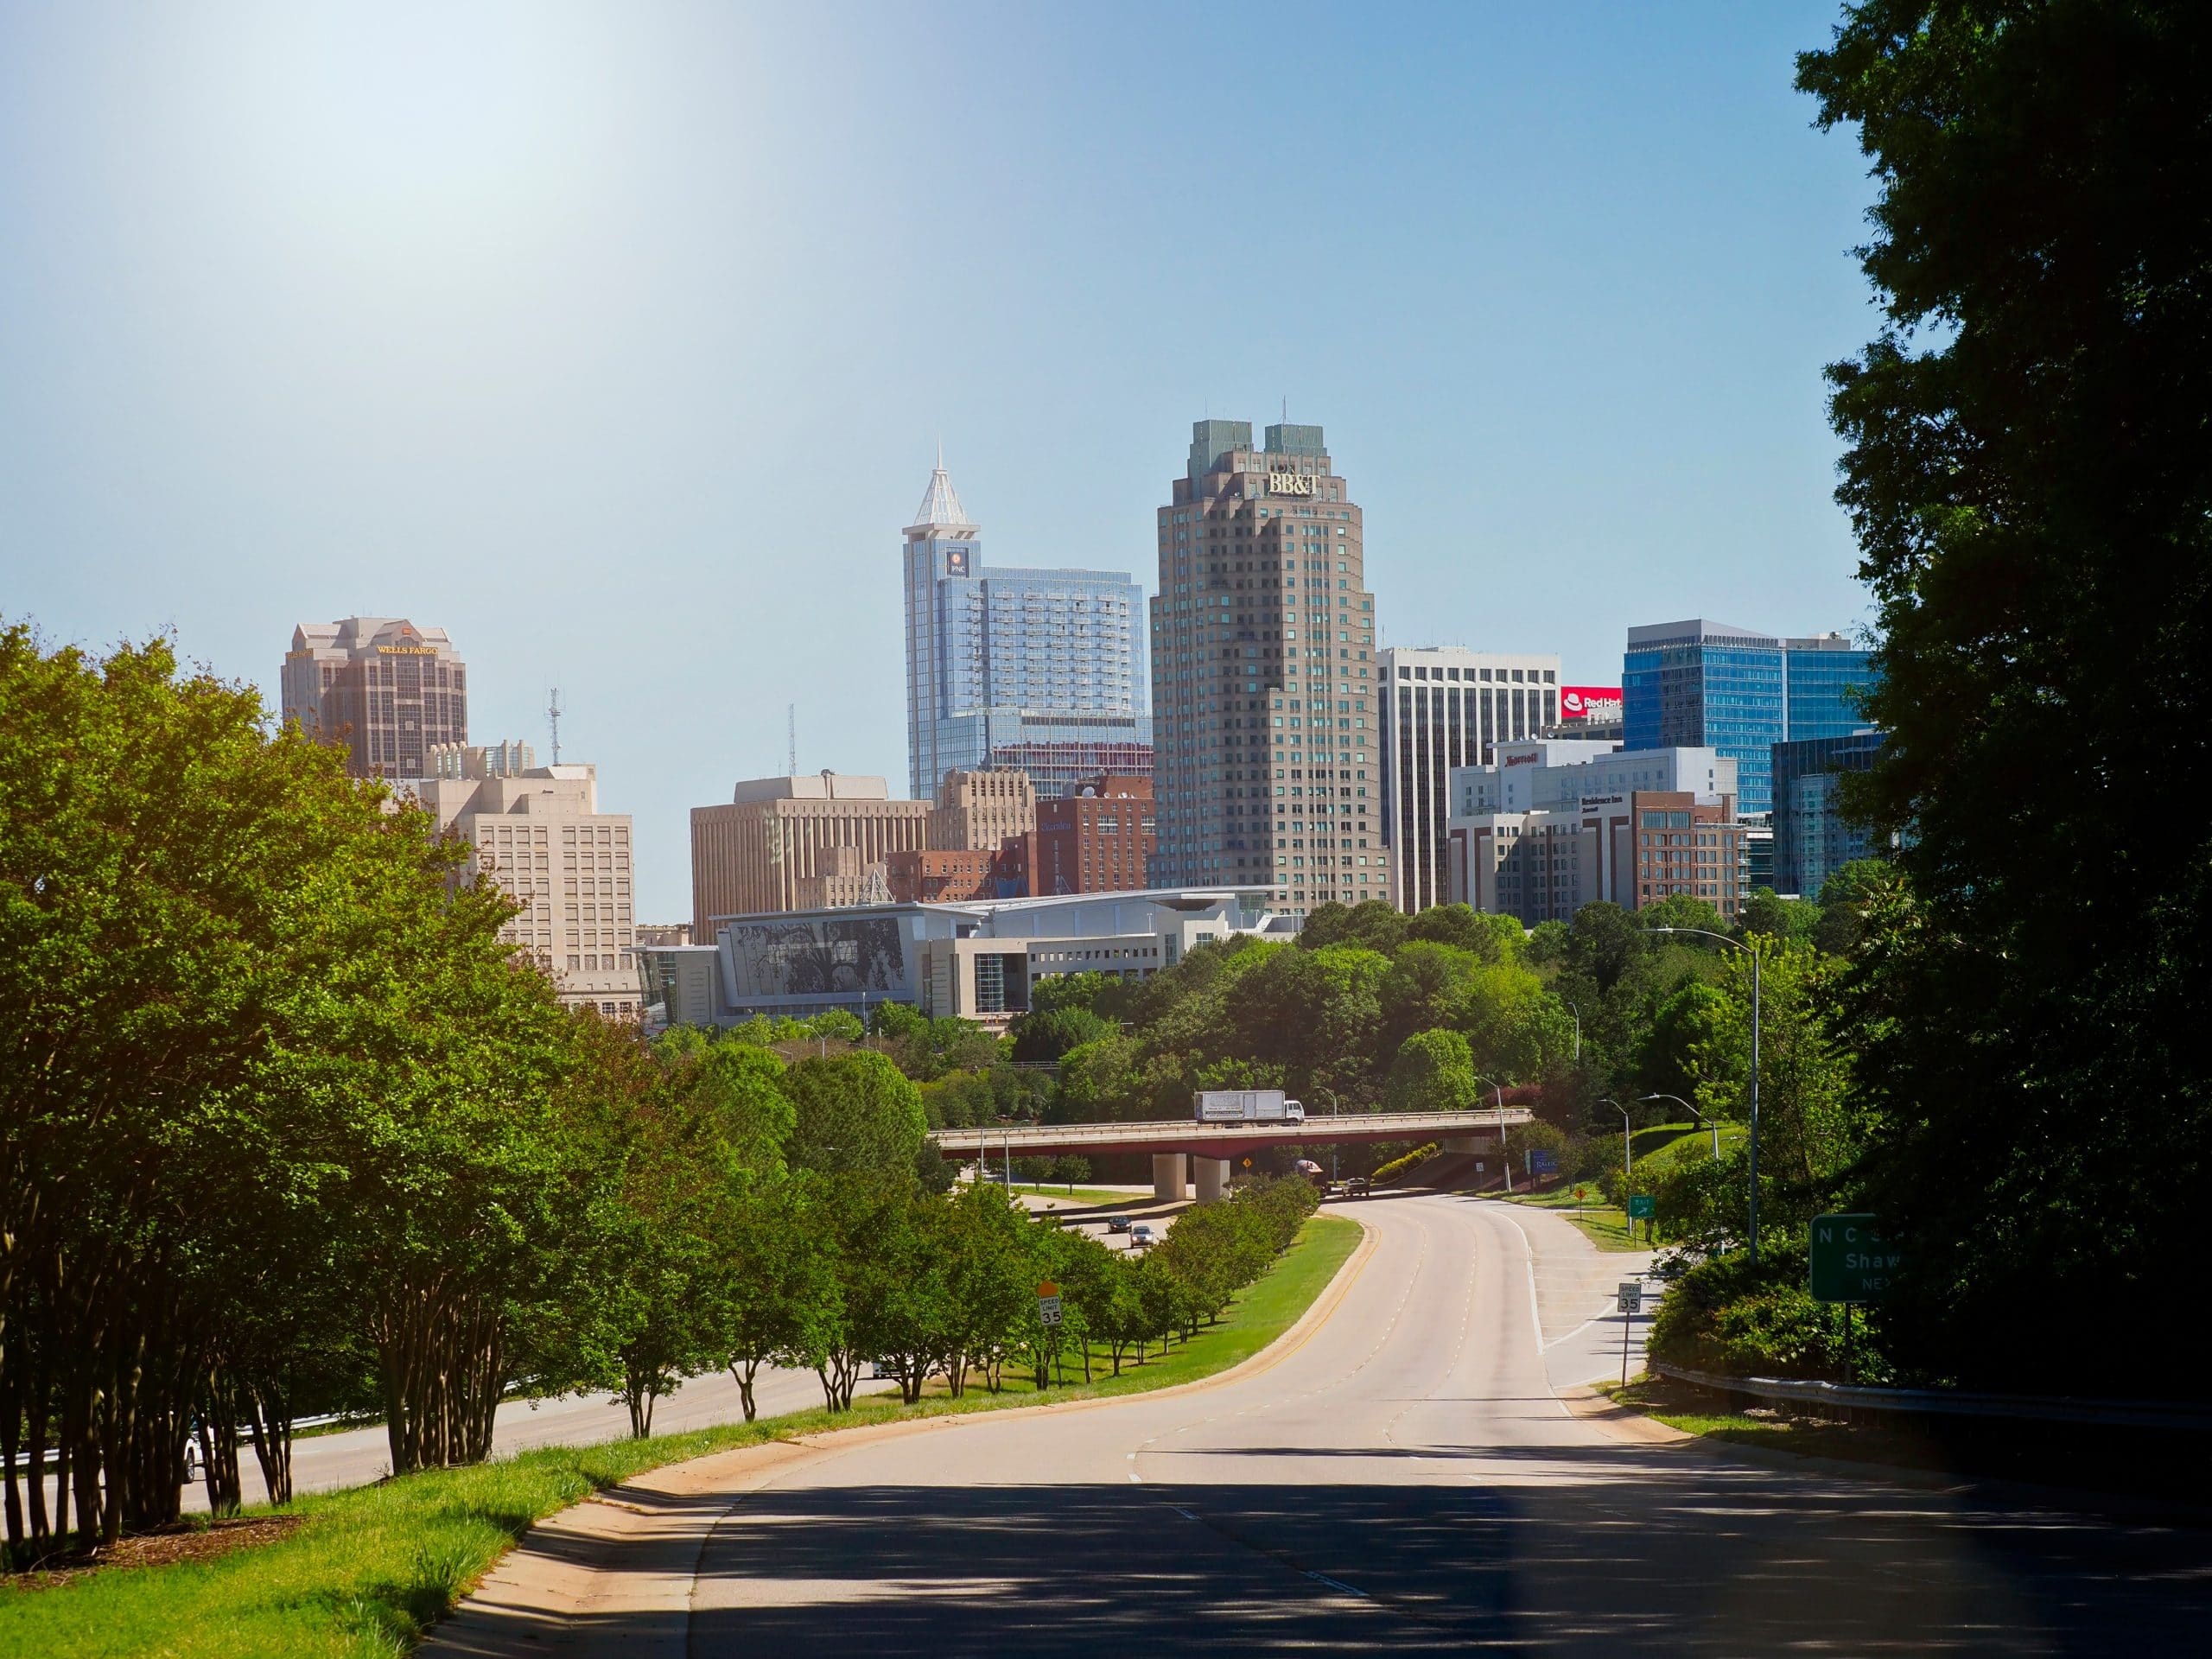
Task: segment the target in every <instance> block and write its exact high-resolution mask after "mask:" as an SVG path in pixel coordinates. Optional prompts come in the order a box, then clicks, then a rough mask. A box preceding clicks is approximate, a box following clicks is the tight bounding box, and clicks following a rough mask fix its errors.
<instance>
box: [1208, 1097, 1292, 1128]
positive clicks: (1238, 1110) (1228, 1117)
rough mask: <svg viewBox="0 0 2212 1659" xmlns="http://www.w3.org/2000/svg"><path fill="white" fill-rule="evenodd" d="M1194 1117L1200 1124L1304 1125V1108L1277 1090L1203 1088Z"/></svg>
mask: <svg viewBox="0 0 2212 1659" xmlns="http://www.w3.org/2000/svg"><path fill="white" fill-rule="evenodd" d="M1194 1116H1195V1118H1196V1121H1197V1122H1200V1123H1303V1122H1305V1121H1306V1108H1305V1107H1304V1106H1302V1105H1300V1103H1298V1102H1297V1101H1294V1100H1291V1099H1289V1098H1287V1096H1285V1095H1284V1094H1283V1091H1282V1090H1280V1089H1206V1090H1200V1091H1199V1093H1198V1098H1197V1101H1196V1103H1195V1112H1194Z"/></svg>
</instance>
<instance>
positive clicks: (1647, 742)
mask: <svg viewBox="0 0 2212 1659" xmlns="http://www.w3.org/2000/svg"><path fill="white" fill-rule="evenodd" d="M1870 658H1871V653H1869V652H1866V651H1864V650H1861V649H1859V647H1857V646H1854V645H1852V644H1851V642H1850V641H1849V640H1847V639H1845V638H1844V637H1843V636H1842V635H1841V634H1834V633H1830V634H1819V635H1815V636H1812V637H1810V638H1808V639H1783V638H1781V637H1779V636H1777V635H1774V634H1764V633H1759V632H1756V631H1754V630H1752V629H1750V628H1739V627H1734V626H1730V625H1729V624H1727V623H1726V622H1709V621H1707V620H1703V619H1701V618H1699V619H1693V620H1689V621H1686V622H1662V623H1658V624H1656V625H1653V626H1649V627H1637V628H1630V630H1629V632H1628V651H1627V653H1626V655H1625V656H1624V658H1622V662H1621V695H1622V701H1623V708H1622V720H1623V724H1624V735H1625V747H1629V748H1631V749H1662V748H1688V747H1709V748H1713V749H1717V750H1719V752H1720V753H1722V754H1725V755H1726V756H1728V757H1729V758H1730V759H1731V760H1734V761H1735V762H1736V769H1737V779H1738V788H1739V790H1740V791H1741V792H1740V794H1739V796H1738V800H1737V803H1736V805H1737V810H1738V811H1739V812H1744V813H1747V814H1748V813H1762V812H1766V811H1769V810H1771V809H1772V806H1773V803H1774V785H1773V750H1774V746H1775V745H1776V744H1777V743H1786V742H1789V741H1793V740H1796V739H1809V738H1822V737H1841V736H1847V735H1848V734H1851V733H1852V732H1853V731H1855V730H1858V729H1859V728H1861V727H1862V726H1863V725H1864V724H1865V716H1864V715H1861V714H1860V713H1859V710H1858V707H1857V703H1856V693H1857V692H1858V691H1859V690H1860V689H1861V688H1863V687H1865V686H1866V685H1867V684H1869V683H1871V682H1872V668H1871V666H1870Z"/></svg>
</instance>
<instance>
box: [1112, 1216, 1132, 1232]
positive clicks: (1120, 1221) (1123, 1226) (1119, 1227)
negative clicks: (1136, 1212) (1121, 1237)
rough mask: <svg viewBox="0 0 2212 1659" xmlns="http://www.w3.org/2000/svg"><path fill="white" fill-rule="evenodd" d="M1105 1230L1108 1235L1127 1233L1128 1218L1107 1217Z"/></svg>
mask: <svg viewBox="0 0 2212 1659" xmlns="http://www.w3.org/2000/svg"><path fill="white" fill-rule="evenodd" d="M1106 1230H1107V1231H1108V1232H1109V1233H1126V1232H1128V1230H1129V1218H1128V1217H1127V1216H1109V1217H1106Z"/></svg>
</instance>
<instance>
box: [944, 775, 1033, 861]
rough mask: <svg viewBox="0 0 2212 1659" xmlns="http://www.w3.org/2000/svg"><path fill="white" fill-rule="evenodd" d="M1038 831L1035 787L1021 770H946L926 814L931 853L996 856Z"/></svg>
mask: <svg viewBox="0 0 2212 1659" xmlns="http://www.w3.org/2000/svg"><path fill="white" fill-rule="evenodd" d="M1036 827H1037V786H1036V785H1034V784H1033V783H1031V782H1030V780H1029V774H1028V773H1027V772H1017V771H1014V769H1012V768H1011V767H1007V768H1001V769H999V770H995V771H991V772H947V773H945V775H944V785H942V786H941V787H940V788H939V789H938V792H937V807H936V810H933V811H932V812H931V814H930V848H931V850H932V851H934V852H941V853H953V852H977V851H988V852H996V851H997V850H998V849H999V848H1000V847H1001V845H1002V844H1003V843H1004V842H1007V841H1008V840H1010V839H1011V838H1013V837H1014V836H1026V835H1027V834H1028V833H1029V832H1030V831H1031V830H1033V829H1035V828H1036Z"/></svg>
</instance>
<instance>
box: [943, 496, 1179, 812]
mask: <svg viewBox="0 0 2212 1659" xmlns="http://www.w3.org/2000/svg"><path fill="white" fill-rule="evenodd" d="M982 535H983V532H982V530H981V528H979V527H978V526H977V524H976V522H975V521H974V520H973V519H972V518H969V516H968V513H967V511H966V509H965V508H963V506H962V505H960V497H959V496H958V494H957V493H955V492H954V490H953V487H952V480H951V479H950V478H949V477H948V476H946V474H945V470H944V464H943V462H942V461H939V463H938V467H937V470H936V471H935V472H933V473H931V474H930V486H929V489H928V490H927V492H925V493H924V495H923V497H922V505H921V507H920V510H919V511H918V512H916V514H915V516H914V522H913V523H912V524H909V525H907V526H906V540H905V543H904V560H905V564H904V571H903V581H904V584H905V590H906V592H905V598H906V755H907V767H908V773H909V775H908V779H907V782H908V785H909V788H910V790H911V792H912V796H913V798H915V799H916V800H918V801H929V800H934V799H935V798H937V795H938V790H939V788H940V787H941V786H942V785H943V784H944V779H945V775H946V774H947V773H948V772H989V771H995V770H1006V769H1014V770H1017V771H1020V772H1027V774H1028V775H1029V779H1030V782H1031V783H1032V784H1033V785H1034V786H1035V789H1036V792H1037V796H1038V798H1039V799H1045V800H1050V799H1053V798H1058V797H1060V796H1064V795H1071V794H1073V793H1074V792H1075V791H1076V789H1077V786H1078V785H1080V784H1082V783H1083V782H1084V781H1085V780H1086V779H1090V778H1094V777H1096V775H1097V774H1098V773H1100V772H1134V773H1137V774H1140V775H1141V774H1144V773H1148V772H1150V771H1151V770H1152V719H1151V716H1150V715H1149V714H1148V713H1147V711H1146V696H1145V657H1144V638H1143V634H1142V632H1141V628H1142V626H1143V614H1144V590H1143V589H1142V588H1139V587H1138V586H1137V584H1136V583H1135V582H1133V581H1132V580H1131V579H1130V578H1129V577H1128V576H1127V575H1122V574H1121V573H1120V572H1117V571H1104V570H1071V569H1059V570H1052V569H1046V570H1023V569H1011V568H1008V567H1005V566H1000V567H995V568H991V569H986V568H985V567H984V565H983V563H982V556H983V543H982Z"/></svg>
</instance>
